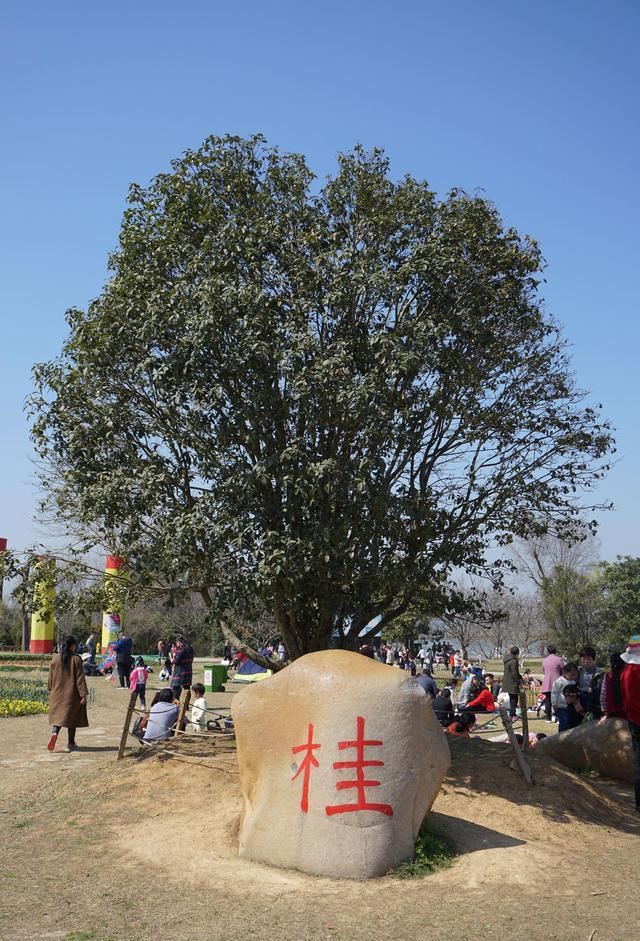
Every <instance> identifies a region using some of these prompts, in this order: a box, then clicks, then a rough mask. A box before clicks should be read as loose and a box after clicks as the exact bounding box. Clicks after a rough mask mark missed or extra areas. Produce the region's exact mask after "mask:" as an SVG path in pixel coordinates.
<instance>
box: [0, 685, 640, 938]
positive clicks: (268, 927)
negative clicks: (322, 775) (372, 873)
mask: <svg viewBox="0 0 640 941" xmlns="http://www.w3.org/2000/svg"><path fill="white" fill-rule="evenodd" d="M90 682H91V685H92V686H93V687H94V689H95V702H94V703H92V704H91V705H90V710H89V717H90V722H91V728H90V729H87V730H82V731H79V732H78V743H79V745H80V749H81V750H80V751H78V752H76V753H72V754H68V753H66V752H65V751H64V740H63V741H62V742H61V744H60V745H59V746H58V747H59V751H58V750H57V751H56V752H54V753H53V754H51V753H49V752H47V751H46V748H45V744H46V740H47V720H46V716H29V717H24V718H20V719H6V720H0V846H1V848H2V853H1V855H0V939H1V941H40V939H61V941H124V939H127V941H159V939H165V938H169V937H181V938H183V939H187V941H188V939H194V941H196V939H197V941H218V939H228V941H246V939H247V938H248V937H250V938H252V939H255V941H276V939H277V941H294V939H295V941H310V939H331V941H364V939H367V941H378V939H383V938H384V939H386V938H388V937H391V938H401V939H406V941H414V939H415V941H418V939H420V941H459V939H460V938H461V937H462V938H465V937H474V938H475V937H478V936H484V937H489V936H491V937H502V938H526V939H527V941H542V939H544V941H555V939H558V941H560V939H561V941H590V938H591V935H592V932H593V931H595V935H594V936H593V938H592V941H637V939H638V938H639V937H640V928H639V925H640V901H639V900H638V891H637V889H638V879H639V877H640V852H639V849H640V842H639V840H638V837H639V836H640V818H638V815H637V814H636V813H635V812H634V811H633V809H632V806H633V805H632V800H631V796H630V789H629V788H628V787H627V786H626V785H620V784H615V783H614V782H606V781H601V780H592V779H590V778H588V777H584V776H581V775H576V774H574V773H572V772H569V771H568V770H565V769H563V768H561V767H560V766H559V765H556V764H553V763H551V762H549V761H548V760H546V759H542V758H538V759H536V758H535V756H534V757H533V758H532V759H531V764H532V768H533V771H534V774H535V777H536V787H535V788H533V789H527V788H526V787H525V786H524V784H523V782H522V780H521V778H520V776H519V774H518V773H517V772H515V771H513V770H511V768H510V767H509V762H510V757H511V756H510V754H509V750H508V748H507V747H506V746H502V745H492V744H490V743H488V742H485V741H479V740H472V741H470V742H462V741H454V742H453V743H452V757H453V763H452V767H451V770H450V773H449V775H448V777H447V779H446V781H445V785H444V787H443V789H442V792H441V794H440V796H439V797H438V799H437V801H436V804H435V806H434V811H433V813H432V815H431V817H432V819H431V825H432V826H433V828H434V829H437V830H439V831H441V832H442V833H444V834H446V835H447V836H448V837H449V838H450V839H451V840H452V841H453V843H454V845H455V847H456V849H457V851H458V853H459V856H458V857H457V859H456V861H455V863H454V865H453V867H452V868H451V869H448V870H443V871H441V872H438V873H435V874H433V875H430V876H428V877H425V878H423V879H418V880H409V881H401V880H399V879H397V878H396V877H394V876H385V877H384V878H382V879H375V880H371V881H369V882H366V883H352V882H347V881H338V880H330V879H322V878H318V877H312V876H307V875H303V874H301V873H298V872H294V871H284V870H277V869H271V868H269V867H266V866H261V865H257V864H253V863H247V862H244V861H240V860H238V859H237V856H236V844H237V829H238V819H239V812H240V794H239V788H238V776H237V767H236V764H235V758H234V757H233V756H226V755H225V756H216V757H215V758H213V757H207V758H203V759H197V758H192V762H193V761H195V762H198V761H199V762H200V763H187V762H185V761H179V760H176V759H175V758H172V757H169V756H160V755H157V754H155V753H151V752H145V753H144V754H143V755H142V757H141V756H139V755H138V749H137V748H136V747H134V748H132V749H130V751H129V752H128V754H127V757H126V759H125V760H124V761H122V762H119V763H116V761H115V752H116V749H117V743H118V739H119V731H120V729H121V728H122V721H123V716H124V712H125V708H126V702H127V696H126V694H125V693H120V692H119V691H118V690H116V689H115V688H114V687H112V686H111V685H110V684H108V683H107V682H106V681H105V680H102V679H97V680H91V681H90ZM207 698H208V700H211V701H212V704H220V705H222V704H223V702H225V701H227V702H228V700H229V698H230V697H229V696H217V697H212V696H210V695H209V696H208V697H207ZM213 700H215V702H214V701H213ZM63 735H64V733H63ZM63 735H61V738H63ZM182 754H183V755H184V752H183V753H182Z"/></svg>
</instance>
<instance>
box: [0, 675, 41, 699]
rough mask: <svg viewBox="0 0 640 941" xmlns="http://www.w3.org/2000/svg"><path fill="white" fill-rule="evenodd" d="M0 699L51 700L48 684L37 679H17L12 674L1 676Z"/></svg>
mask: <svg viewBox="0 0 640 941" xmlns="http://www.w3.org/2000/svg"><path fill="white" fill-rule="evenodd" d="M0 699H3V700H7V699H9V700H12V699H20V700H25V701H28V702H39V703H48V702H49V690H48V689H47V684H46V683H44V682H43V681H42V680H36V679H31V678H29V679H27V678H24V679H17V678H15V677H12V676H0Z"/></svg>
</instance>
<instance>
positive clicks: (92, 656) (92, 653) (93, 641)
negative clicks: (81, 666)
mask: <svg viewBox="0 0 640 941" xmlns="http://www.w3.org/2000/svg"><path fill="white" fill-rule="evenodd" d="M97 646H98V638H97V637H96V632H95V631H91V633H90V634H89V636H88V637H87V650H88V651H89V663H95V662H96V648H97Z"/></svg>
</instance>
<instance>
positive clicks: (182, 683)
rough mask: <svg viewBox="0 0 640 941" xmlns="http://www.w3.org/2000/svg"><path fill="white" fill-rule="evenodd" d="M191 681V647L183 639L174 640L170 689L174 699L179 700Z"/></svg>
mask: <svg viewBox="0 0 640 941" xmlns="http://www.w3.org/2000/svg"><path fill="white" fill-rule="evenodd" d="M192 681H193V647H192V646H191V644H190V643H189V641H188V640H185V638H184V637H178V639H177V640H176V654H175V657H174V658H173V675H172V676H171V689H172V691H173V696H174V699H180V696H181V694H182V690H183V689H189V688H190V686H191V683H192Z"/></svg>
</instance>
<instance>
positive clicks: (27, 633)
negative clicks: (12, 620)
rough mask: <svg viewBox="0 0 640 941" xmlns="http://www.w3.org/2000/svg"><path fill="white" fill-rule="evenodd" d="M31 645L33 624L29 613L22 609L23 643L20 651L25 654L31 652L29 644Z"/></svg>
mask: <svg viewBox="0 0 640 941" xmlns="http://www.w3.org/2000/svg"><path fill="white" fill-rule="evenodd" d="M30 643H31V623H30V617H29V612H28V611H26V610H25V608H23V609H22V643H21V644H20V649H21V650H22V652H23V653H26V652H27V651H28V650H29V644H30Z"/></svg>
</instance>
